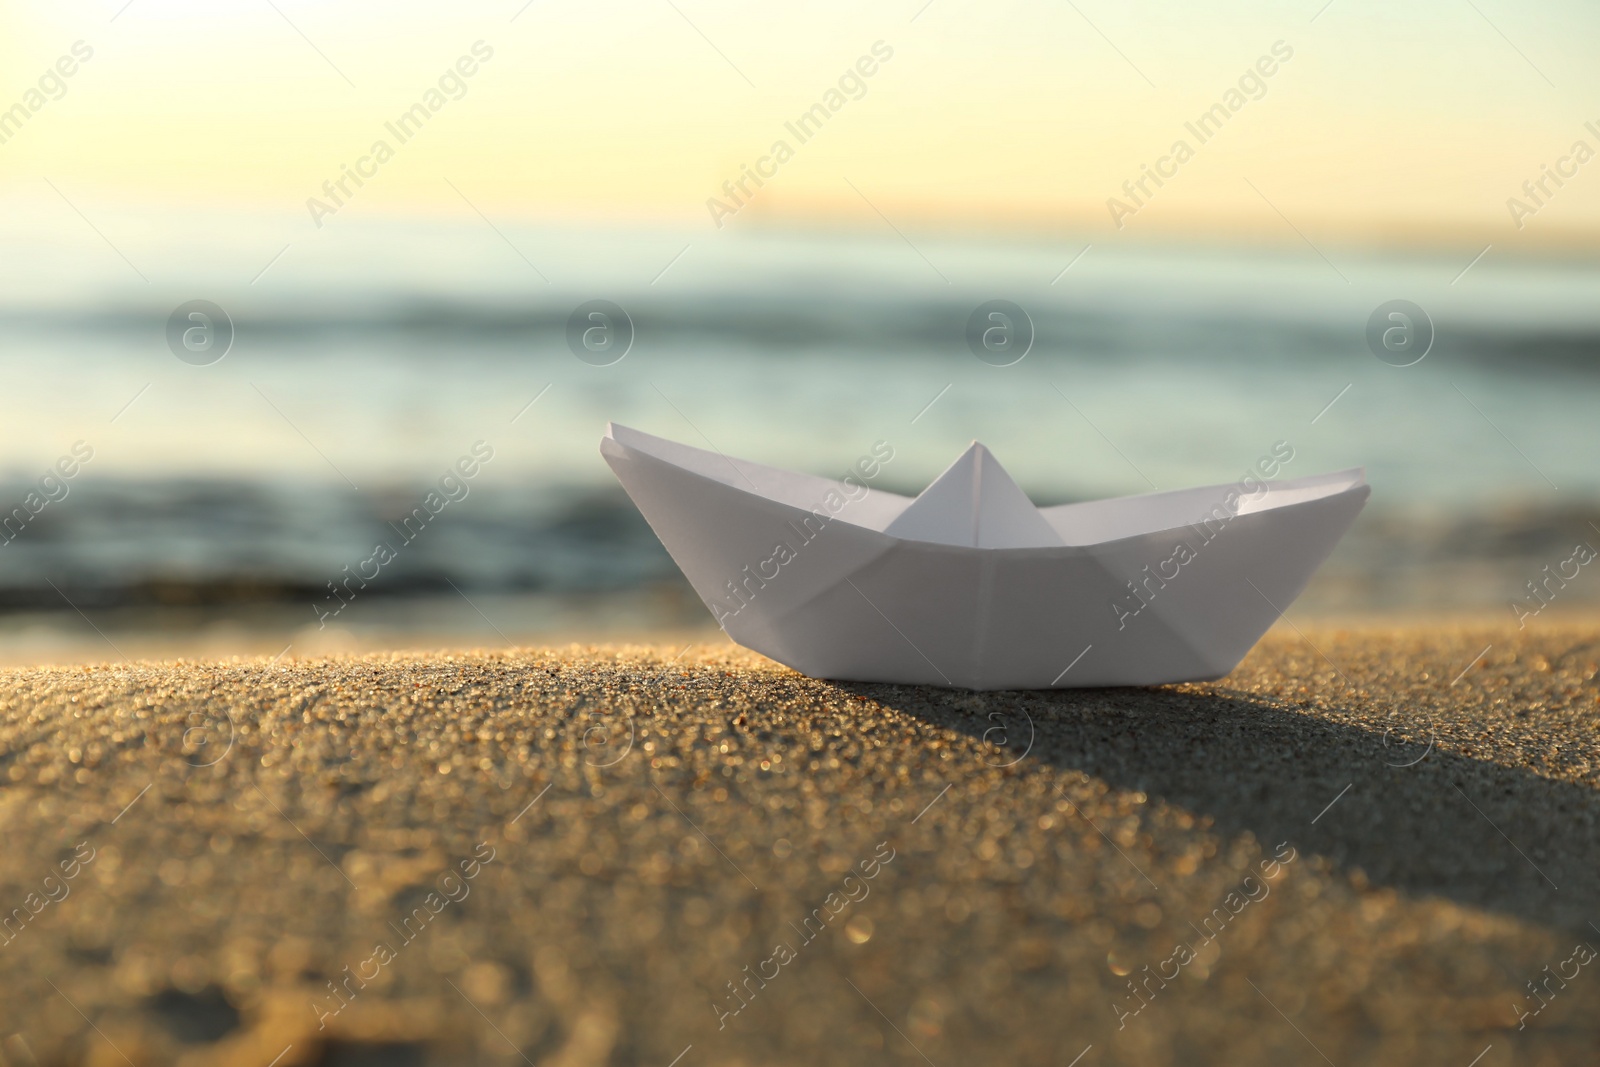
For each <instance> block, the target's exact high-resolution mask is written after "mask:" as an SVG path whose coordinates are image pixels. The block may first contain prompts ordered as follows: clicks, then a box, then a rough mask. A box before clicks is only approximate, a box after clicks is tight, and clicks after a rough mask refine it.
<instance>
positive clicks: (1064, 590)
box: [602, 428, 1370, 690]
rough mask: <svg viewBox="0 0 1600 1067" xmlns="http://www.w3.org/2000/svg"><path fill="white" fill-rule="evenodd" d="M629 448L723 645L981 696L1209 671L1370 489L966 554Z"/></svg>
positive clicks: (746, 474) (629, 463)
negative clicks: (1098, 538) (1102, 538)
mask: <svg viewBox="0 0 1600 1067" xmlns="http://www.w3.org/2000/svg"><path fill="white" fill-rule="evenodd" d="M618 429H620V428H618ZM628 434H629V436H628V438H627V439H618V437H617V436H608V437H607V438H606V439H605V440H604V441H603V442H602V454H603V455H604V456H605V458H606V460H607V462H608V463H609V464H610V465H611V467H612V470H613V471H614V472H615V473H616V475H617V478H618V479H619V480H620V481H621V483H622V485H623V487H624V489H625V490H626V491H627V492H628V494H629V496H630V497H631V498H632V499H633V501H634V503H635V504H636V505H637V506H638V508H639V510H640V511H641V512H642V513H643V515H644V517H645V519H646V521H647V522H649V524H650V526H651V527H652V529H654V530H655V532H656V534H657V536H658V537H660V539H661V541H662V544H663V545H665V546H666V549H667V551H668V552H669V553H670V554H671V555H672V558H673V560H674V561H675V562H676V563H677V564H678V566H679V567H680V568H681V569H682V570H683V573H684V575H685V577H687V578H688V580H689V582H690V584H691V585H692V586H693V587H694V589H695V591H696V592H697V593H698V594H699V595H700V597H701V598H702V599H703V600H705V601H706V603H707V605H708V607H710V608H711V609H712V612H713V615H715V616H717V617H718V620H719V622H720V623H721V624H722V626H723V628H724V629H725V630H726V632H727V633H728V636H729V637H731V638H732V639H733V640H735V641H736V642H738V643H739V644H741V645H744V646H745V647H747V648H751V649H754V650H755V651H757V652H760V653H762V654H763V655H766V656H769V657H771V658H772V659H775V660H777V661H778V662H780V663H784V664H786V665H788V666H790V667H793V668H794V669H795V670H798V671H800V672H802V673H804V674H808V675H811V676H813V677H818V678H831V679H838V680H854V681H873V682H895V683H906V684H918V685H937V686H949V687H956V688H965V689H974V690H992V689H1042V688H1052V687H1055V688H1066V687H1084V686H1108V685H1154V684H1160V683H1167V682H1182V681H1196V680H1203V679H1212V678H1218V677H1221V676H1222V675H1224V674H1226V673H1228V672H1229V671H1230V670H1232V669H1233V668H1234V666H1236V665H1237V664H1238V662H1239V660H1240V659H1242V658H1243V657H1244V655H1245V653H1247V652H1248V651H1249V650H1250V648H1251V646H1253V645H1254V644H1255V642H1256V641H1257V640H1258V639H1259V638H1260V637H1261V635H1262V634H1263V633H1265V632H1266V630H1267V629H1268V628H1269V627H1270V626H1271V625H1272V623H1273V622H1274V621H1275V620H1276V619H1277V618H1278V617H1279V614H1280V611H1281V610H1282V609H1285V608H1287V607H1288V605H1289V604H1290V602H1292V601H1293V600H1294V599H1295V597H1297V596H1298V595H1299V594H1300V592H1301V590H1302V589H1304V587H1305V585H1306V583H1307V582H1308V581H1309V580H1310V578H1311V576H1312V574H1313V573H1314V572H1315V570H1316V568H1317V567H1318V566H1319V565H1320V564H1321V563H1322V561H1323V560H1324V559H1326V558H1327V556H1328V554H1329V553H1330V552H1331V551H1332V550H1333V548H1334V546H1335V544H1337V542H1338V540H1339V538H1340V537H1341V536H1343V534H1344V532H1345V531H1346V530H1347V529H1348V528H1349V526H1350V524H1351V522H1353V521H1354V519H1355V516H1356V515H1357V513H1358V512H1359V511H1360V510H1361V507H1362V506H1363V504H1364V503H1365V501H1366V499H1367V496H1368V494H1369V492H1370V490H1369V488H1368V487H1367V486H1366V485H1365V484H1355V485H1351V486H1349V487H1348V488H1343V489H1340V490H1338V491H1334V492H1330V493H1326V494H1325V495H1320V496H1315V497H1313V498H1312V499H1307V500H1304V501H1300V502H1296V503H1290V504H1286V505H1284V506H1282V507H1276V508H1272V509H1269V510H1262V511H1256V512H1250V513H1245V514H1239V515H1236V516H1233V517H1231V518H1228V519H1226V521H1223V522H1214V523H1212V524H1211V525H1209V526H1206V525H1203V524H1202V525H1195V526H1182V527H1178V528H1173V529H1165V530H1160V531H1155V532H1149V533H1144V534H1138V535H1135V536H1129V537H1122V538H1118V539H1115V540H1111V541H1106V542H1102V543H1098V544H1092V545H1061V546H1056V547H1048V548H1017V549H979V548H968V547H963V546H958V545H946V544H934V543H929V542H922V541H911V540H903V539H899V538H895V537H891V536H889V535H887V534H885V533H883V532H882V531H881V530H875V529H871V528H869V527H866V526H862V525H856V524H854V523H851V522H848V521H845V516H846V515H847V514H848V509H846V510H845V511H842V512H840V513H839V515H838V516H837V517H834V518H832V519H831V521H826V522H824V521H823V520H822V518H820V517H819V513H818V512H817V511H813V510H808V509H806V508H805V507H802V506H797V505H796V504H795V503H793V502H786V501H784V500H781V499H773V498H771V497H769V496H767V495H764V494H763V492H762V490H764V489H766V488H767V486H764V485H762V481H763V478H764V477H768V476H770V475H769V473H768V472H770V468H759V467H756V466H755V465H753V464H743V463H742V461H730V460H723V459H722V458H721V457H715V454H714V453H700V454H699V455H700V457H707V456H710V457H715V458H716V459H717V460H718V461H719V462H721V463H725V464H727V468H726V470H724V471H722V472H717V471H716V469H715V467H708V466H707V465H706V463H707V462H708V461H706V460H705V459H704V458H701V459H700V460H699V462H698V464H697V465H698V466H699V467H700V469H699V470H694V469H688V468H687V467H686V466H684V465H681V464H680V463H679V462H675V460H679V459H681V458H682V456H681V453H673V452H667V453H665V454H659V453H658V452H657V451H656V450H655V449H653V448H652V447H651V446H652V442H656V441H659V440H660V439H656V438H649V437H647V436H646V435H641V434H635V433H634V432H632V431H629V432H628ZM668 444H670V443H668ZM683 447H684V446H674V448H675V449H680V450H681V449H683ZM691 451H698V450H691ZM775 473H779V474H781V473H782V472H775ZM719 474H720V476H718V475H719ZM735 475H738V477H735ZM741 480H742V481H744V482H747V483H748V484H743V485H741V484H738V483H739V482H741ZM819 481H820V480H819ZM1307 481H1310V480H1307ZM1279 484H1281V485H1283V486H1285V487H1288V488H1291V489H1292V488H1293V487H1294V486H1295V484H1296V483H1279ZM1227 488H1228V487H1226V486H1219V487H1217V491H1218V493H1219V494H1220V493H1221V492H1223V491H1225V490H1226V489H1227ZM790 495H791V496H793V495H794V494H790ZM883 495H885V496H886V495H887V494H883ZM802 498H803V497H802ZM894 499H895V500H900V501H903V500H904V498H894ZM1134 499H1139V498H1134ZM873 506H874V507H876V508H878V509H879V510H880V511H881V509H882V508H884V507H885V506H889V507H891V508H892V507H893V504H892V502H891V503H890V504H888V505H885V503H884V502H883V501H881V500H880V501H878V502H877V503H876V504H875V505H873ZM864 510H867V511H870V510H871V509H864ZM1180 545H1182V546H1185V547H1184V548H1183V549H1180V547H1179V546H1180ZM1180 560H1181V562H1179V561H1180ZM1130 583H1133V584H1132V586H1130Z"/></svg>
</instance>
